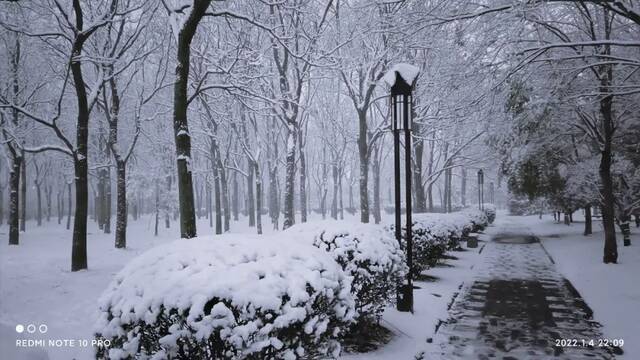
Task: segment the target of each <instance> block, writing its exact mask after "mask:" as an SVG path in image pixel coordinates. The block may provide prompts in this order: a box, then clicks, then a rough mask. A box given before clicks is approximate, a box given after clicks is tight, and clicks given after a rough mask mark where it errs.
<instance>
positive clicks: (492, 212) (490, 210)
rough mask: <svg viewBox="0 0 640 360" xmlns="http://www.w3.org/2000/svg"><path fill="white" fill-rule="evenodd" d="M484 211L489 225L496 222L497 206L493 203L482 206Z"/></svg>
mask: <svg viewBox="0 0 640 360" xmlns="http://www.w3.org/2000/svg"><path fill="white" fill-rule="evenodd" d="M482 210H483V211H484V214H485V215H487V221H488V222H489V224H493V222H494V221H495V220H496V206H495V205H493V204H491V203H485V204H482Z"/></svg>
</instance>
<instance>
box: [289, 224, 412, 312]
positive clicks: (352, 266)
mask: <svg viewBox="0 0 640 360" xmlns="http://www.w3.org/2000/svg"><path fill="white" fill-rule="evenodd" d="M281 236H285V237H288V238H290V239H291V240H292V241H308V242H311V243H312V244H313V245H314V246H315V247H318V248H320V249H322V250H324V251H326V252H328V253H329V254H330V255H331V256H332V257H333V259H334V260H335V261H336V262H337V263H338V264H340V266H342V269H343V270H344V271H345V272H346V273H347V275H349V276H351V277H352V282H351V292H352V294H353V297H354V300H355V305H356V310H357V313H358V322H372V321H377V320H379V317H380V316H381V314H382V311H383V310H384V308H385V307H386V305H387V304H389V303H390V302H391V301H392V300H393V299H395V295H396V287H397V284H399V283H400V281H401V280H402V278H403V277H404V276H405V274H406V271H407V267H406V263H405V256H404V253H403V251H402V250H401V249H400V244H398V241H397V240H396V239H395V238H394V237H393V234H392V233H389V232H388V231H387V230H385V229H384V227H382V226H379V225H373V224H360V223H350V222H345V221H318V222H309V223H304V224H299V225H295V226H293V227H291V228H289V229H287V230H286V231H285V232H283V233H282V235H281Z"/></svg>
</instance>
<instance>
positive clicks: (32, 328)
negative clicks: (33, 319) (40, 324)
mask: <svg viewBox="0 0 640 360" xmlns="http://www.w3.org/2000/svg"><path fill="white" fill-rule="evenodd" d="M27 332H28V333H29V334H33V333H34V332H36V326H35V325H33V324H29V325H27Z"/></svg>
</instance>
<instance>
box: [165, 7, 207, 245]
mask: <svg viewBox="0 0 640 360" xmlns="http://www.w3.org/2000/svg"><path fill="white" fill-rule="evenodd" d="M210 3H211V0H194V1H193V6H192V8H191V12H190V13H189V15H188V17H187V19H186V21H185V22H184V24H183V25H182V29H180V32H179V34H178V42H177V54H176V55H177V56H176V57H177V59H176V60H177V61H176V81H175V84H174V96H173V102H174V107H173V131H174V136H175V144H176V161H177V167H178V198H179V207H180V236H181V237H182V238H187V239H188V238H192V237H195V236H196V235H197V231H196V217H195V204H194V199H193V179H192V173H191V166H192V164H191V161H192V159H191V135H190V133H189V124H188V120H187V108H188V106H189V103H188V99H187V88H188V83H189V65H190V58H191V40H192V39H193V36H194V35H195V33H196V29H197V28H198V24H199V23H200V20H201V19H202V17H203V16H204V15H205V13H206V11H207V9H208V8H209V4H210Z"/></svg>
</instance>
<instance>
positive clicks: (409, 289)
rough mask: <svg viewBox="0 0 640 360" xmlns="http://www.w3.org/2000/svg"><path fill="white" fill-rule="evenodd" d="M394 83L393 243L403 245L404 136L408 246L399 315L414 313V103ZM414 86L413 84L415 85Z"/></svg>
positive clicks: (401, 84) (402, 83)
mask: <svg viewBox="0 0 640 360" xmlns="http://www.w3.org/2000/svg"><path fill="white" fill-rule="evenodd" d="M395 76H396V77H395V82H394V83H393V85H392V86H391V114H392V129H393V149H394V170H395V211H396V225H395V229H396V239H397V240H398V242H400V244H402V241H401V240H402V214H401V210H402V209H401V206H402V205H401V200H400V196H401V189H400V133H401V132H404V151H405V155H404V160H405V205H406V226H405V228H406V230H405V238H406V240H407V241H406V244H407V245H406V246H407V249H406V250H407V251H406V253H407V265H408V267H409V272H408V273H407V281H406V284H402V285H401V286H400V289H399V291H398V303H397V308H398V311H413V284H412V281H411V277H412V274H413V260H412V257H413V243H412V238H411V225H412V221H411V123H412V121H413V119H412V112H413V100H412V98H411V93H412V91H413V85H414V84H409V83H407V82H406V80H405V79H404V78H403V77H402V75H400V72H398V71H396V72H395ZM414 82H415V81H414Z"/></svg>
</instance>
